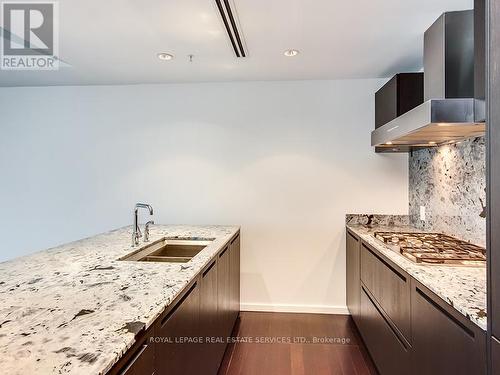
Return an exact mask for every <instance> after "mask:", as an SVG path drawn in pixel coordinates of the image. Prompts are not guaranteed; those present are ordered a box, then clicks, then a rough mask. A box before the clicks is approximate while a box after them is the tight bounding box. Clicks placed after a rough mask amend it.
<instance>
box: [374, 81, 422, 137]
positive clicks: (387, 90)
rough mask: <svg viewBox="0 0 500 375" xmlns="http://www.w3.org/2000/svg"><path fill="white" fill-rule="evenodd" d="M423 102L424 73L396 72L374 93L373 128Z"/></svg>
mask: <svg viewBox="0 0 500 375" xmlns="http://www.w3.org/2000/svg"><path fill="white" fill-rule="evenodd" d="M423 102H424V74H423V73H400V74H396V75H395V76H394V77H392V79H391V80H390V81H389V82H387V83H386V84H385V85H384V86H383V87H382V88H381V89H380V90H378V91H377V92H376V93H375V128H379V127H381V126H383V125H385V124H387V123H388V122H389V121H392V120H394V119H395V118H396V117H399V116H401V115H403V114H405V113H406V112H408V111H410V110H411V109H413V108H415V107H416V106H418V105H419V104H422V103H423Z"/></svg>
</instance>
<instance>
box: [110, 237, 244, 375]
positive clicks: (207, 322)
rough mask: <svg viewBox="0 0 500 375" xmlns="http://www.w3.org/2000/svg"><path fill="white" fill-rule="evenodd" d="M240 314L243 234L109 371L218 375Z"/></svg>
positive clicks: (136, 374)
mask: <svg viewBox="0 0 500 375" xmlns="http://www.w3.org/2000/svg"><path fill="white" fill-rule="evenodd" d="M239 312H240V236H239V233H238V234H237V235H236V236H235V237H233V238H232V239H231V240H230V241H229V242H228V243H227V244H226V245H225V246H224V248H223V249H222V250H221V251H219V253H218V254H216V255H215V256H214V258H213V259H212V260H211V261H210V262H209V263H208V264H207V265H206V266H204V268H203V269H202V270H201V271H200V273H199V274H198V275H197V276H196V277H195V279H194V280H193V281H192V282H191V284H190V285H188V286H187V287H186V288H185V289H184V291H183V292H181V294H180V295H179V296H178V297H177V298H176V300H175V301H173V302H172V304H171V305H170V306H168V307H167V309H166V311H165V312H164V313H163V314H162V315H161V316H160V317H159V318H158V319H157V321H156V322H155V323H154V324H153V325H152V327H150V328H149V329H148V331H147V332H139V333H138V334H137V336H136V340H137V342H136V343H135V344H134V345H133V347H132V348H131V349H130V350H129V351H127V353H125V355H124V356H123V357H122V358H121V359H120V360H119V361H118V363H117V364H116V365H115V366H113V368H112V369H111V370H110V371H109V372H108V373H109V374H113V375H163V374H168V375H178V374H186V375H191V374H206V375H216V374H217V372H218V370H219V366H220V364H221V361H222V358H223V355H224V351H225V350H226V346H227V338H228V337H229V336H230V335H231V333H232V330H233V326H234V324H235V322H236V319H237V318H238V316H239Z"/></svg>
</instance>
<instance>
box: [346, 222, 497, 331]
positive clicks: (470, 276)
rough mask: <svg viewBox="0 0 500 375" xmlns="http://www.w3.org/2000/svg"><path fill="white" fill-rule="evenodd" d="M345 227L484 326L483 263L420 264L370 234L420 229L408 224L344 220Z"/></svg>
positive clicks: (459, 310)
mask: <svg viewBox="0 0 500 375" xmlns="http://www.w3.org/2000/svg"><path fill="white" fill-rule="evenodd" d="M347 227H348V228H349V229H350V230H351V231H352V232H354V233H355V234H356V235H357V236H358V237H360V238H361V239H362V240H363V241H365V242H366V243H368V244H369V245H371V246H372V247H373V248H375V249H376V250H378V251H379V252H380V253H382V254H383V255H384V256H386V257H387V258H389V259H390V260H392V261H393V262H394V263H395V264H397V265H398V266H399V267H401V268H402V269H403V270H405V271H406V272H407V273H408V274H410V275H411V276H412V277H414V278H415V279H416V280H417V281H419V282H420V283H422V284H423V285H425V286H426V287H427V288H429V289H430V290H432V291H433V292H434V293H436V294H437V295H438V296H439V297H441V298H442V299H443V300H444V301H446V302H447V303H449V304H450V305H451V306H453V307H454V308H455V309H456V310H457V311H458V312H460V313H461V314H463V315H464V316H465V317H466V318H468V319H469V320H470V321H472V322H474V323H475V324H476V325H478V326H479V327H480V328H481V329H483V330H486V319H487V318H486V265H485V266H484V267H464V266H437V265H419V264H416V263H413V262H412V261H410V260H408V259H406V258H405V257H403V256H402V255H401V254H399V253H398V252H396V251H394V250H392V249H391V248H390V247H389V246H387V245H385V244H384V243H383V242H382V241H379V240H378V239H376V238H375V237H374V236H373V233H374V232H375V231H394V232H398V231H411V232H422V230H419V229H417V228H415V227H412V226H410V225H397V224H396V225H389V226H388V225H373V226H366V225H361V224H347Z"/></svg>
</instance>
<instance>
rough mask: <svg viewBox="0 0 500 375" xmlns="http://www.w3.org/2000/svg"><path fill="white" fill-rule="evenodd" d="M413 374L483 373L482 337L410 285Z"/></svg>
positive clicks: (418, 287)
mask: <svg viewBox="0 0 500 375" xmlns="http://www.w3.org/2000/svg"><path fill="white" fill-rule="evenodd" d="M412 284H413V286H412V301H411V306H412V325H413V352H412V355H413V361H412V362H413V366H412V368H413V370H414V372H413V374H415V375H420V374H426V375H441V374H453V375H469V374H477V375H481V374H486V366H485V365H486V355H485V353H486V335H485V332H484V331H482V330H481V329H480V328H479V327H477V326H476V325H474V324H473V323H472V322H470V321H468V320H467V319H466V318H464V317H463V316H461V315H460V314H459V313H458V312H457V311H455V310H453V308H452V307H451V306H449V305H447V304H446V303H445V302H444V301H443V300H441V299H440V298H438V297H437V296H435V295H434V294H433V293H432V292H430V291H429V290H427V288H425V287H424V286H422V285H421V284H419V283H418V282H415V281H413V282H412Z"/></svg>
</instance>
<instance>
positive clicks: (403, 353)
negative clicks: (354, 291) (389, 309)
mask: <svg viewBox="0 0 500 375" xmlns="http://www.w3.org/2000/svg"><path fill="white" fill-rule="evenodd" d="M359 325H360V332H361V335H362V336H363V339H364V341H365V344H366V346H367V348H368V351H369V352H370V354H371V356H372V358H373V361H374V362H375V364H376V366H377V369H378V370H379V372H380V374H384V375H401V374H406V373H407V372H408V371H407V370H408V367H407V366H408V365H409V359H410V356H409V352H408V350H407V349H406V347H405V346H404V344H403V342H402V341H401V339H400V338H399V337H398V336H397V335H396V334H395V333H394V331H393V330H392V328H391V326H390V325H389V323H388V322H387V321H386V319H385V318H384V316H383V315H382V314H381V312H380V311H379V310H378V308H377V307H376V306H375V304H374V303H373V301H372V300H371V297H370V296H369V295H368V294H367V292H366V291H365V289H364V287H361V317H360V322H359Z"/></svg>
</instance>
